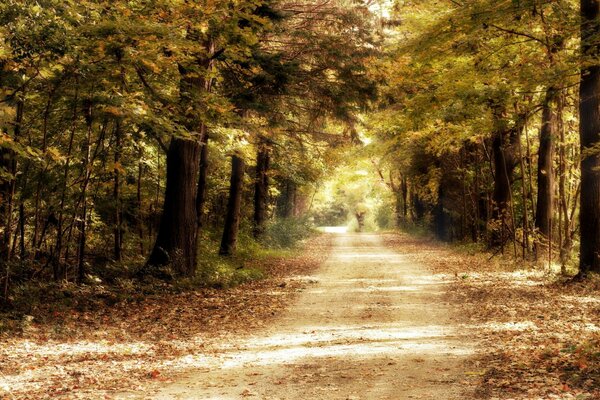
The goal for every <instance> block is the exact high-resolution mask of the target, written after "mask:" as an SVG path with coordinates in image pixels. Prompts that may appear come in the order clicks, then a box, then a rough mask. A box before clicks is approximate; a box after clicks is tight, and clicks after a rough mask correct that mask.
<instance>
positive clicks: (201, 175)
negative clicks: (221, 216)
mask: <svg viewBox="0 0 600 400" xmlns="http://www.w3.org/2000/svg"><path fill="white" fill-rule="evenodd" d="M200 134H201V138H200V146H201V149H200V165H199V171H198V197H197V198H196V210H197V211H196V212H197V213H198V232H197V235H198V236H199V234H200V229H201V228H202V224H203V223H204V206H205V204H206V192H207V190H206V181H207V178H208V165H209V164H208V140H209V134H208V129H207V127H206V125H205V124H202V126H201V130H200Z"/></svg>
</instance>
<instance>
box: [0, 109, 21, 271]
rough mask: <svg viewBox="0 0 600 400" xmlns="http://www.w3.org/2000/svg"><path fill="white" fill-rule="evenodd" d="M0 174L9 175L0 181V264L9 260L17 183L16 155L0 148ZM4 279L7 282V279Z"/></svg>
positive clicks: (18, 111) (18, 116) (16, 133)
mask: <svg viewBox="0 0 600 400" xmlns="http://www.w3.org/2000/svg"><path fill="white" fill-rule="evenodd" d="M23 108H24V105H23V102H22V101H19V102H17V105H16V116H15V126H14V128H13V138H14V140H15V141H16V142H18V141H19V136H20V135H21V126H22V124H23ZM0 172H2V173H7V174H9V175H10V176H9V177H8V178H7V179H2V180H0V217H1V218H2V219H3V220H4V221H3V223H2V224H1V225H0V228H3V232H2V235H1V236H0V262H6V261H10V259H11V248H12V246H11V237H12V235H11V232H12V220H13V218H12V217H13V209H14V200H15V189H16V183H17V179H16V173H17V155H16V154H15V152H14V151H12V150H8V149H3V148H0ZM6 279H7V280H8V277H7V278H6Z"/></svg>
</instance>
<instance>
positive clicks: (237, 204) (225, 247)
mask: <svg viewBox="0 0 600 400" xmlns="http://www.w3.org/2000/svg"><path fill="white" fill-rule="evenodd" d="M243 181H244V160H243V159H242V158H240V157H239V156H237V155H234V156H233V157H232V159H231V184H230V187H229V201H228V203H227V216H226V218H225V229H224V230H223V238H222V240H221V249H220V250H219V254H220V255H222V256H230V255H233V254H234V253H235V250H236V246H237V239H238V231H239V227H240V209H241V206H242V185H243Z"/></svg>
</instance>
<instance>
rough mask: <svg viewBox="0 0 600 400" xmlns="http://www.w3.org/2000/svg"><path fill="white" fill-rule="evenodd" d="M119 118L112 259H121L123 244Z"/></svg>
mask: <svg viewBox="0 0 600 400" xmlns="http://www.w3.org/2000/svg"><path fill="white" fill-rule="evenodd" d="M121 123H122V122H121V120H120V119H118V120H117V121H116V125H115V154H114V160H115V165H114V170H113V174H114V181H113V201H114V203H115V226H114V238H113V239H114V246H113V247H114V254H113V255H114V259H115V261H121V259H122V254H121V250H122V245H123V238H122V235H123V226H122V221H121V219H122V218H121V168H122V167H121V150H122V143H121V135H122V131H121Z"/></svg>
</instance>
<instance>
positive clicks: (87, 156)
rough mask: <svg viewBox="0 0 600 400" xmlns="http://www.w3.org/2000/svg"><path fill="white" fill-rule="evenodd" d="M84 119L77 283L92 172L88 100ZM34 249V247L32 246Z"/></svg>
mask: <svg viewBox="0 0 600 400" xmlns="http://www.w3.org/2000/svg"><path fill="white" fill-rule="evenodd" d="M85 121H86V131H87V133H86V138H85V150H84V159H83V167H82V169H83V183H82V185H81V204H82V206H81V207H82V208H81V209H82V211H81V220H80V222H79V242H78V247H77V283H80V284H81V283H83V281H84V279H85V273H86V269H85V248H86V240H87V219H88V204H87V189H88V183H89V182H90V177H91V173H92V165H91V157H92V129H93V105H92V103H91V101H89V102H88V104H87V105H86V108H85ZM34 249H35V248H34Z"/></svg>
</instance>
